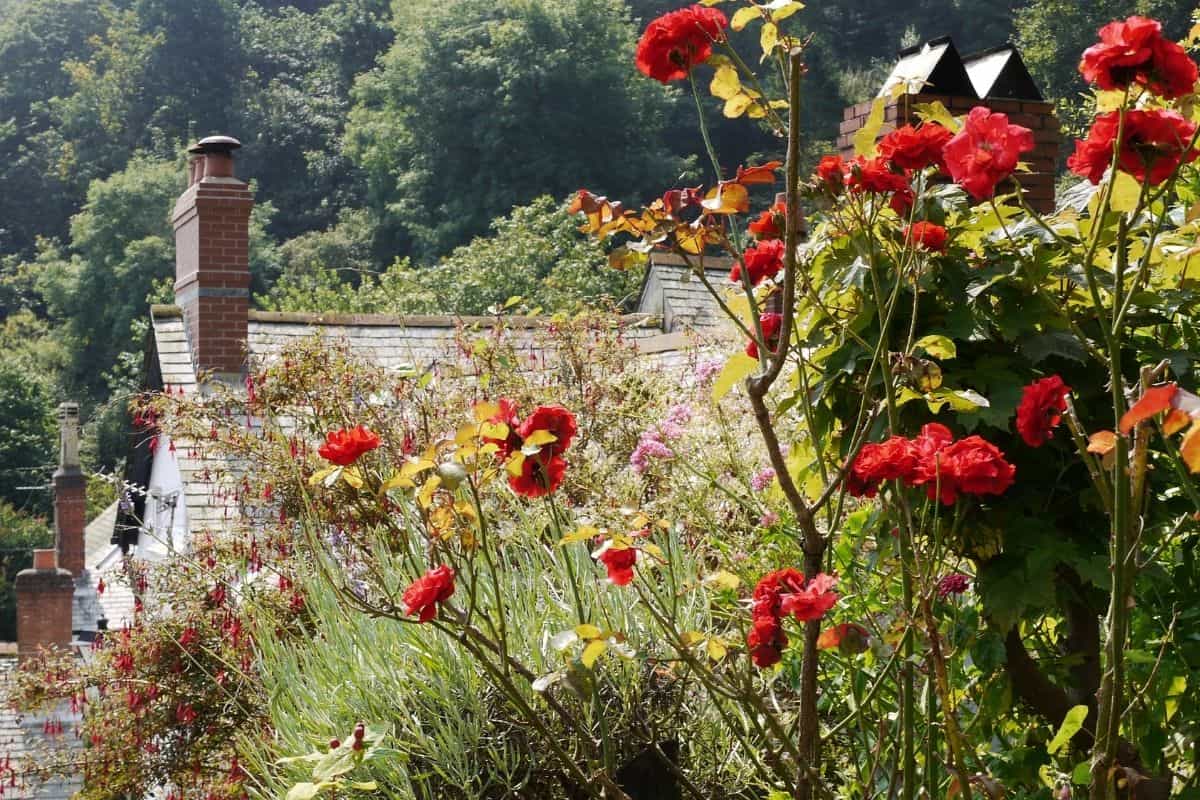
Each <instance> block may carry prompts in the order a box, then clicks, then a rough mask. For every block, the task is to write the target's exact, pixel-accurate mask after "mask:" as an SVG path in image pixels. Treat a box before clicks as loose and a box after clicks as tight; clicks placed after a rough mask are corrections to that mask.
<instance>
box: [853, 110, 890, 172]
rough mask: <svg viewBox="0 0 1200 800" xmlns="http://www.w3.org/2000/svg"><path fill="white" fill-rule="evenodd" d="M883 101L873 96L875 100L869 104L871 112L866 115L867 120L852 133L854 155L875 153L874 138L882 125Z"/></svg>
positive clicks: (868, 155)
mask: <svg viewBox="0 0 1200 800" xmlns="http://www.w3.org/2000/svg"><path fill="white" fill-rule="evenodd" d="M884 103H885V99H884V98H882V97H877V98H875V102H874V103H872V104H871V113H870V114H868V115H867V121H866V122H865V123H863V126H862V127H861V128H859V129H858V132H857V133H855V134H854V154H855V155H856V156H867V157H870V156H873V155H875V139H876V137H878V136H879V129H880V128H882V127H883V107H884Z"/></svg>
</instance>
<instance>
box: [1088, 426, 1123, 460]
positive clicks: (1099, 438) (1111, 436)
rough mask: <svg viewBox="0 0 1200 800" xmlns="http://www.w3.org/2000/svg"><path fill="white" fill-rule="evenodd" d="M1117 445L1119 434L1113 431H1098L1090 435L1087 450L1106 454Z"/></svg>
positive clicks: (1099, 454)
mask: <svg viewBox="0 0 1200 800" xmlns="http://www.w3.org/2000/svg"><path fill="white" fill-rule="evenodd" d="M1116 446H1117V435H1116V434H1115V433H1113V432H1112V431H1096V432H1095V433H1093V434H1092V435H1091V436H1089V437H1088V446H1087V451H1088V452H1089V453H1095V454H1096V455H1098V456H1106V455H1108V454H1109V453H1111V452H1112V450H1113V448H1115V447H1116Z"/></svg>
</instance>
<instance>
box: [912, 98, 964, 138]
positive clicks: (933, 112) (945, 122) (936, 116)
mask: <svg viewBox="0 0 1200 800" xmlns="http://www.w3.org/2000/svg"><path fill="white" fill-rule="evenodd" d="M916 108H917V116H918V117H920V118H921V119H922V120H924V121H925V122H936V123H937V124H938V125H941V126H942V127H943V128H945V129H946V130H948V131H950V132H951V133H958V130H959V128H961V127H962V124H961V123H960V122H959V121H958V120H956V119H955V118H954V115H953V114H951V113H950V112H949V111H948V110H947V109H946V107H945V106H944V105H942V103H941V101H940V100H934V101H933V102H932V103H918V104H917V106H916Z"/></svg>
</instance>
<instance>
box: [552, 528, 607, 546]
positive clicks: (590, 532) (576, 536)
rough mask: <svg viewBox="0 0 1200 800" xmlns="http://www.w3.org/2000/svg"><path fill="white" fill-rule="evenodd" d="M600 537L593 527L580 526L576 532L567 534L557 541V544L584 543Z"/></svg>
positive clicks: (596, 529) (597, 530)
mask: <svg viewBox="0 0 1200 800" xmlns="http://www.w3.org/2000/svg"><path fill="white" fill-rule="evenodd" d="M599 535H600V529H599V528H597V527H595V526H593V525H580V526H579V527H578V528H577V529H576V530H574V531H572V532H571V533H568V534H567V535H565V536H563V537H562V538H561V539H559V540H558V543H559V544H573V543H575V542H586V541H588V540H590V539H594V538H596V537H597V536H599Z"/></svg>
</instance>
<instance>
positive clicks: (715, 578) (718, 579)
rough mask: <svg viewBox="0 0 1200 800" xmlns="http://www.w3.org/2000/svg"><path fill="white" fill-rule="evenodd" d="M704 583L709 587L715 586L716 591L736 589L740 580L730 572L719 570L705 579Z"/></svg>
mask: <svg viewBox="0 0 1200 800" xmlns="http://www.w3.org/2000/svg"><path fill="white" fill-rule="evenodd" d="M704 583H706V584H708V585H709V586H716V587H717V588H718V589H736V588H738V586H739V585H741V583H742V579H741V578H739V577H738V576H737V575H734V574H733V573H732V572H727V571H725V570H720V571H718V572H714V573H713V574H711V575H709V576H708V577H707V578H705V579H704Z"/></svg>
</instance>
